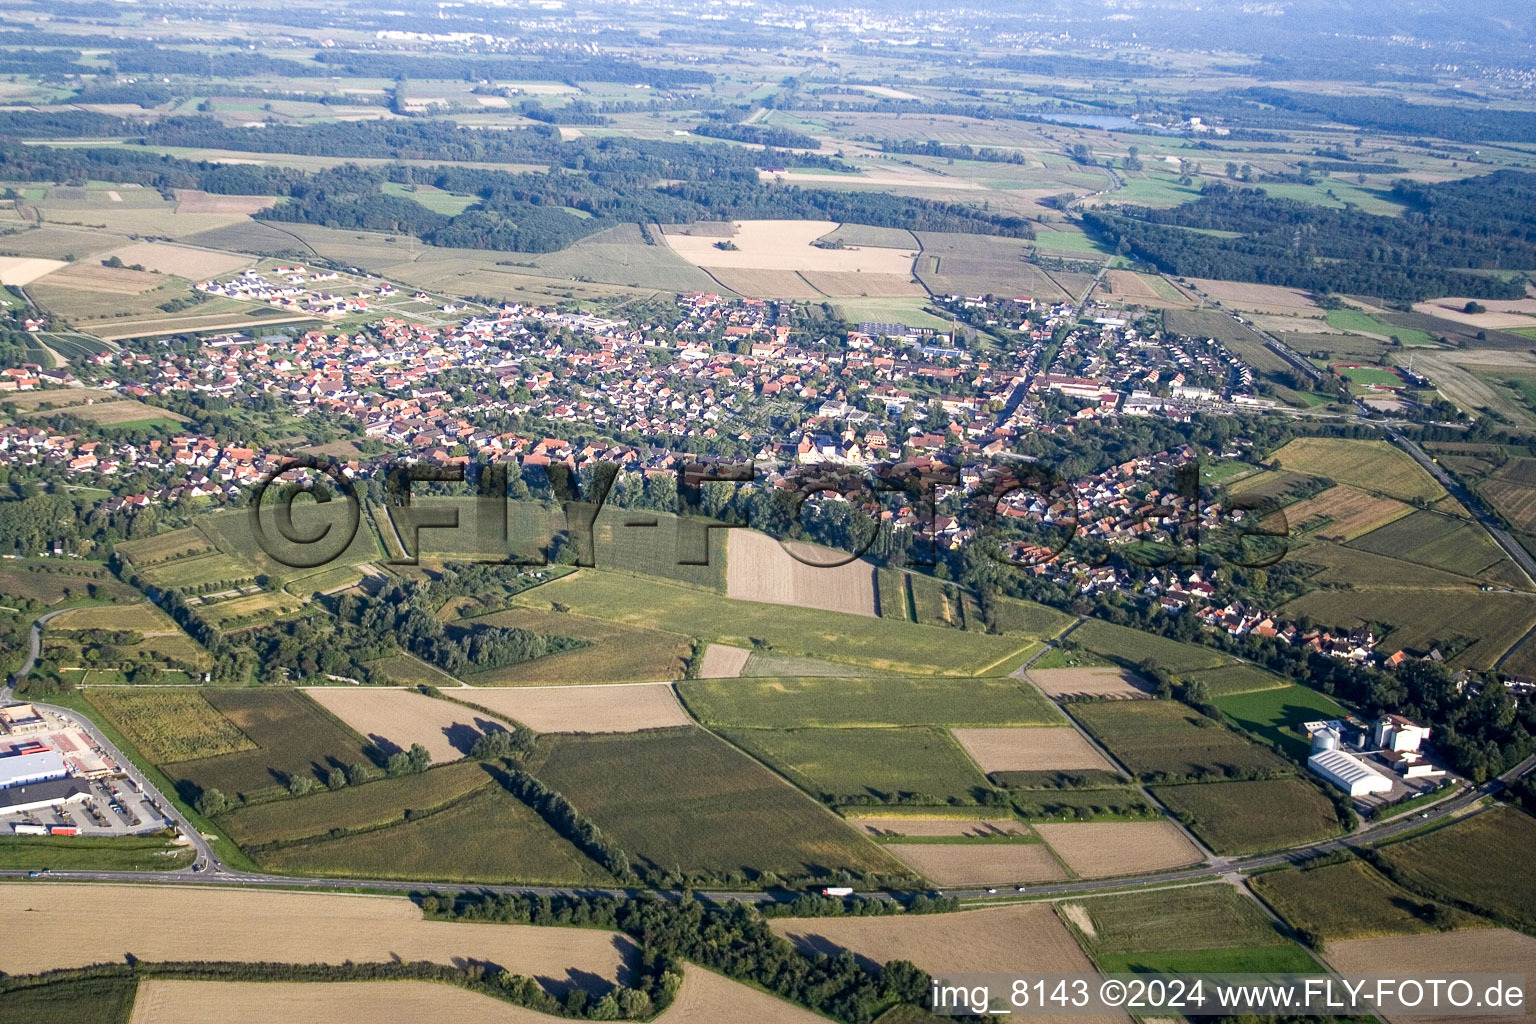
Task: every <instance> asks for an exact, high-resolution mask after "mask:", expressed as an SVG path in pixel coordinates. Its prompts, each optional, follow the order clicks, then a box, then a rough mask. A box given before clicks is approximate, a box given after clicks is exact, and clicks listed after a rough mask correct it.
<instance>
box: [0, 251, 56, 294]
mask: <svg viewBox="0 0 1536 1024" xmlns="http://www.w3.org/2000/svg"><path fill="white" fill-rule="evenodd" d="M65 266H68V264H67V263H65V262H64V261H63V260H50V259H43V258H41V257H37V256H30V257H29V256H0V285H6V286H8V287H21V286H23V285H29V284H31V283H32V282H33V281H36V280H37V279H38V278H40V277H46V276H47V275H49V274H52V273H54V272H55V271H57V270H59V269H60V268H61V267H65Z"/></svg>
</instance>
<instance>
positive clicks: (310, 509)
mask: <svg viewBox="0 0 1536 1024" xmlns="http://www.w3.org/2000/svg"><path fill="white" fill-rule="evenodd" d="M277 490H278V489H277V488H273V492H274V494H273V498H274V499H275V497H276V494H275V492H276V491H277ZM291 508H292V512H293V528H294V529H295V530H296V531H298V534H299V535H300V536H303V537H315V536H319V535H320V533H321V531H322V530H325V529H329V530H331V531H332V535H334V536H336V537H338V538H341V537H345V536H347V531H348V530H349V528H350V527H351V521H350V517H349V515H348V511H347V510H348V504H347V502H345V501H342V500H332V501H329V502H326V503H323V504H322V503H320V502H316V501H310V500H302V501H301V500H296V501H294V502H293V504H292V506H291ZM276 514H277V513H276V508H275V507H274V506H272V505H268V506H267V507H264V508H263V509H262V511H261V516H262V522H263V524H264V525H263V527H262V531H263V534H264V535H265V536H264V537H262V536H258V535H257V533H256V531H255V529H254V528H253V527H252V524H251V519H250V512H249V511H248V510H246V509H240V510H238V511H231V512H219V513H214V514H212V515H205V516H199V517H198V518H197V519H196V521H195V523H194V525H195V526H197V528H198V529H199V530H202V531H203V533H204V534H205V535H206V536H207V537H208V540H209V541H210V542H212V543H213V544H214V545H215V546H216V547H218V549H219V551H220V552H222V553H223V554H225V555H227V556H229V557H230V558H232V559H235V560H237V561H238V562H241V563H243V564H245V565H248V566H250V567H251V569H252V571H254V572H255V573H260V574H262V575H265V576H268V577H271V579H272V580H273V581H274V582H275V583H276V584H277V585H278V586H281V585H282V584H284V583H286V582H287V581H289V580H291V579H296V578H299V577H303V576H307V575H311V574H313V573H314V572H315V569H314V568H295V567H294V566H302V565H304V562H305V560H306V559H310V560H313V558H314V556H315V555H316V554H319V553H321V552H319V551H318V550H315V551H312V550H309V549H308V548H306V547H304V546H302V545H291V544H289V543H288V542H287V540H285V539H284V537H283V535H282V534H281V532H279V530H278V525H277V521H276ZM339 543H340V542H339V541H338V544H339ZM269 551H270V552H271V554H269V553H268V552H269ZM382 551H383V549H382V548H381V547H380V546H379V539H378V536H377V535H376V534H375V533H374V532H373V527H372V524H371V520H370V517H368V516H364V515H361V513H359V515H358V520H357V524H356V532H355V533H353V534H352V535H351V539H350V540H349V541H348V542H347V544H346V546H345V547H344V548H341V549H340V550H332V549H330V548H327V549H325V550H324V552H323V553H324V554H326V555H329V556H331V557H329V558H327V559H326V560H325V561H324V567H325V568H326V569H339V568H342V567H344V566H351V565H359V564H361V563H363V562H369V561H373V560H375V559H377V558H380V557H381V555H382ZM214 578H215V579H217V578H218V577H214ZM182 585H184V584H182Z"/></svg>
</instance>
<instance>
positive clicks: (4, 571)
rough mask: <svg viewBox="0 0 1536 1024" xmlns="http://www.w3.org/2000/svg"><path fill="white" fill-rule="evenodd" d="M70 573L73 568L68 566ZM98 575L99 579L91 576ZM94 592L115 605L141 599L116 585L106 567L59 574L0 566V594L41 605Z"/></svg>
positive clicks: (38, 568)
mask: <svg viewBox="0 0 1536 1024" xmlns="http://www.w3.org/2000/svg"><path fill="white" fill-rule="evenodd" d="M66 568H68V569H71V570H72V569H74V568H75V566H68V567H66ZM96 572H99V573H100V574H101V575H100V576H97V575H95V573H96ZM91 587H95V588H96V591H95V592H96V594H97V595H98V596H100V597H105V598H108V599H110V600H116V601H140V600H143V597H144V595H143V594H140V593H139V592H138V591H137V590H134V589H133V588H132V587H130V586H128V585H127V584H124V583H120V582H119V581H118V580H116V579H114V578H113V577H112V576H111V575H109V574H108V573H107V570H106V567H105V566H102V565H100V564H99V563H97V564H95V566H94V567H93V568H92V570H91V573H90V574H87V573H84V572H77V571H62V572H61V571H59V568H58V567H57V566H33V567H21V566H16V565H13V564H11V565H0V594H3V595H6V596H8V597H19V598H23V599H25V600H28V601H40V602H42V603H43V604H56V603H58V602H59V601H63V600H65V599H66V598H70V597H83V596H86V595H87V594H89V593H90V588H91Z"/></svg>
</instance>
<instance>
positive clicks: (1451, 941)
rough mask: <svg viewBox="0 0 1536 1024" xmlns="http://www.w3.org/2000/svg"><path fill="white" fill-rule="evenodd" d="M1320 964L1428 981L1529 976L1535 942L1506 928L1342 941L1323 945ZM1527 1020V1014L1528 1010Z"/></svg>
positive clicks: (1437, 1023) (1437, 1022)
mask: <svg viewBox="0 0 1536 1024" xmlns="http://www.w3.org/2000/svg"><path fill="white" fill-rule="evenodd" d="M1323 958H1324V959H1325V960H1327V961H1328V964H1329V966H1331V967H1332V968H1333V969H1334V970H1336V971H1342V972H1345V973H1349V974H1389V973H1390V974H1397V975H1402V976H1407V977H1413V976H1415V975H1417V976H1419V977H1429V976H1430V975H1429V972H1431V971H1440V972H1444V973H1445V974H1447V975H1451V974H1458V973H1464V972H1474V971H1475V972H1488V973H1490V974H1520V973H1525V974H1527V975H1529V973H1530V969H1531V964H1532V963H1533V962H1536V939H1533V938H1532V937H1531V936H1529V935H1522V934H1520V933H1519V932H1515V931H1510V930H1509V929H1507V928H1479V929H1477V930H1476V931H1460V932H1439V933H1435V934H1428V935H1394V936H1391V937H1389V938H1376V939H1344V940H1342V941H1339V942H1330V943H1328V946H1327V950H1326V952H1325V953H1324V954H1323ZM1526 1015H1527V1016H1529V1009H1527V1014H1526ZM1393 1019H1394V1020H1395V1021H1412V1020H1418V1021H1433V1022H1434V1024H1440V1022H1442V1021H1453V1020H1466V1019H1467V1018H1466V1017H1465V1016H1456V1017H1451V1016H1447V1017H1397V1018H1393Z"/></svg>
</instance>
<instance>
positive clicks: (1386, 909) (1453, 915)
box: [1249, 860, 1470, 939]
mask: <svg viewBox="0 0 1536 1024" xmlns="http://www.w3.org/2000/svg"><path fill="white" fill-rule="evenodd" d="M1249 884H1250V885H1252V886H1253V889H1254V891H1255V892H1257V893H1258V894H1259V895H1260V896H1262V897H1263V898H1264V902H1265V903H1268V904H1269V905H1270V907H1272V908H1273V909H1274V911H1275V912H1276V913H1277V914H1279V915H1280V916H1281V917H1283V918H1285V920H1286V922H1287V923H1288V924H1290V925H1291V927H1293V928H1295V929H1297V930H1298V931H1309V932H1314V933H1316V934H1318V935H1321V936H1323V937H1324V938H1325V939H1369V938H1375V937H1378V936H1382V935H1417V934H1420V933H1422V932H1432V931H1437V930H1438V929H1437V928H1436V927H1435V926H1434V925H1431V924H1430V923H1429V921H1428V920H1427V918H1429V917H1430V916H1431V915H1432V914H1438V915H1439V916H1438V917H1437V918H1436V920H1437V922H1442V923H1444V924H1446V925H1451V924H1461V925H1463V926H1464V925H1466V924H1467V923H1469V921H1470V919H1469V918H1468V917H1467V915H1465V914H1462V913H1461V912H1459V911H1456V910H1451V909H1449V908H1445V907H1441V908H1439V909H1438V910H1435V909H1434V908H1435V904H1433V903H1432V902H1431V901H1429V900H1426V899H1424V898H1423V897H1420V896H1415V895H1414V894H1413V893H1411V892H1408V891H1407V890H1405V889H1403V888H1402V887H1401V886H1398V885H1396V884H1394V883H1393V882H1392V881H1390V880H1389V879H1386V878H1383V877H1382V876H1381V875H1380V874H1379V873H1378V872H1377V871H1376V870H1375V869H1373V868H1372V867H1370V865H1368V864H1365V863H1363V862H1362V861H1358V860H1352V861H1347V862H1346V863H1343V864H1329V865H1326V866H1324V867H1320V868H1310V869H1307V870H1305V871H1297V870H1288V871H1271V872H1266V873H1264V874H1261V875H1256V876H1255V877H1254V879H1253V881H1252V882H1250V883H1249Z"/></svg>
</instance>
